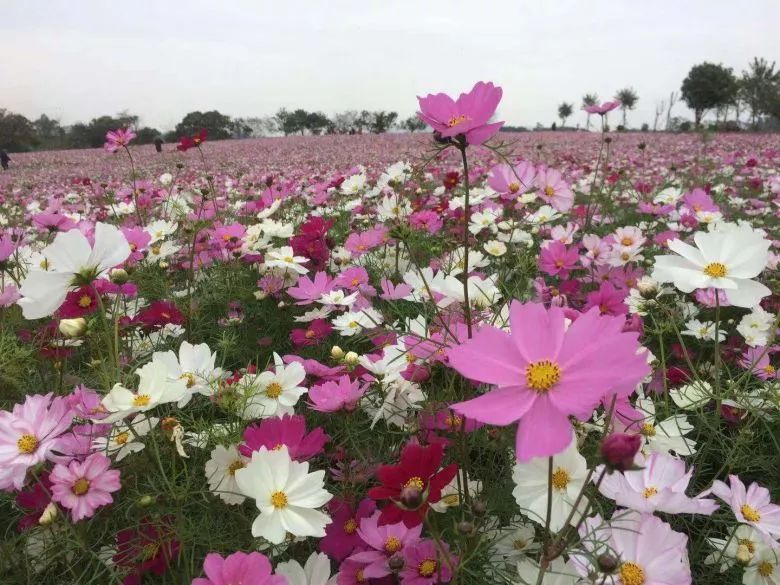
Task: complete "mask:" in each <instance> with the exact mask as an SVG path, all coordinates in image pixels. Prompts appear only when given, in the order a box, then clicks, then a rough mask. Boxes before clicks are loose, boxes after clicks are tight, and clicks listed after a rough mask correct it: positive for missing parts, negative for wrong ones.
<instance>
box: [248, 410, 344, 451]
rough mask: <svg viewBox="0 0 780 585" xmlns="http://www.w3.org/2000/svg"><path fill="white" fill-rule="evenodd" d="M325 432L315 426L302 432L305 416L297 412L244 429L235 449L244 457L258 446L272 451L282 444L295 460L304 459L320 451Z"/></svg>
mask: <svg viewBox="0 0 780 585" xmlns="http://www.w3.org/2000/svg"><path fill="white" fill-rule="evenodd" d="M328 439H329V437H328V435H326V434H325V432H324V431H323V430H322V428H321V427H317V428H315V429H314V430H312V432H310V433H308V434H307V433H306V419H305V418H304V417H303V416H301V415H289V414H285V415H284V416H283V417H281V418H267V419H264V420H263V421H261V422H260V424H259V425H252V426H249V427H247V428H246V429H245V430H244V442H243V443H242V444H241V445H239V447H238V450H239V451H241V454H242V455H244V456H246V457H251V456H252V452H253V451H259V450H260V448H261V447H265V448H266V449H269V450H272V449H277V448H278V447H280V446H282V445H284V446H286V447H287V451H288V452H289V454H290V457H291V458H292V459H294V460H295V461H307V460H309V459H311V458H312V457H314V456H315V455H319V454H320V453H322V452H323V450H324V449H323V448H324V447H325V443H327V442H328Z"/></svg>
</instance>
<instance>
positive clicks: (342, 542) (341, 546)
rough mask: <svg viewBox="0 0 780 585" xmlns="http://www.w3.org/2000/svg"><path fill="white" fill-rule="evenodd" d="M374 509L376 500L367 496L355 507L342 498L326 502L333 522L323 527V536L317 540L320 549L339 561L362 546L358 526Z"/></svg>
mask: <svg viewBox="0 0 780 585" xmlns="http://www.w3.org/2000/svg"><path fill="white" fill-rule="evenodd" d="M374 510H376V502H374V501H373V500H370V499H368V498H364V499H363V500H362V501H361V502H360V503H359V504H358V505H357V508H355V507H354V506H353V505H351V504H350V503H349V502H348V501H346V500H344V499H342V498H334V499H332V500H331V501H330V502H328V512H329V513H330V517H331V519H332V520H333V522H331V523H330V524H328V525H327V526H326V527H325V536H324V537H323V538H322V539H321V540H320V542H319V549H320V551H321V552H324V553H325V554H327V555H328V556H329V557H331V558H332V559H333V560H335V561H337V562H341V561H343V560H344V559H345V558H347V557H348V556H349V555H350V554H351V553H352V551H354V550H355V549H358V548H362V547H363V546H364V545H363V541H362V540H361V537H360V535H359V534H358V528H359V526H360V525H361V523H362V521H363V520H364V519H366V518H368V517H370V516H371V515H372V514H373V513H374Z"/></svg>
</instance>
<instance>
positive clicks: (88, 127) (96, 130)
mask: <svg viewBox="0 0 780 585" xmlns="http://www.w3.org/2000/svg"><path fill="white" fill-rule="evenodd" d="M137 124H138V116H135V115H133V114H128V113H127V112H120V113H119V114H117V115H115V116H100V117H98V118H92V120H90V122H89V124H84V123H83V122H79V123H78V124H74V125H73V126H71V128H70V131H69V132H68V134H67V137H66V142H67V144H68V146H70V148H99V147H101V146H103V144H105V141H106V133H107V132H108V131H109V130H116V129H117V128H134V127H135V126H136V125H137Z"/></svg>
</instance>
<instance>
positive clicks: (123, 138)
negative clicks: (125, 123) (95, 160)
mask: <svg viewBox="0 0 780 585" xmlns="http://www.w3.org/2000/svg"><path fill="white" fill-rule="evenodd" d="M135 137H136V134H135V132H133V131H132V130H131V129H130V128H127V129H124V128H119V129H118V130H109V131H108V132H106V143H105V144H104V145H103V148H105V149H106V150H107V151H108V152H116V151H117V150H119V149H120V148H123V147H126V146H127V145H128V144H130V142H131V141H132V140H133V138H135Z"/></svg>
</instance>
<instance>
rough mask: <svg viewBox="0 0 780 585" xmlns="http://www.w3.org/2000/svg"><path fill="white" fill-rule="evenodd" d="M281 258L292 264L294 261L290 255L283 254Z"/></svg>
mask: <svg viewBox="0 0 780 585" xmlns="http://www.w3.org/2000/svg"><path fill="white" fill-rule="evenodd" d="M282 260H284V261H285V262H287V264H292V263H293V262H295V260H294V259H293V257H292V256H285V257H284V258H282Z"/></svg>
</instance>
